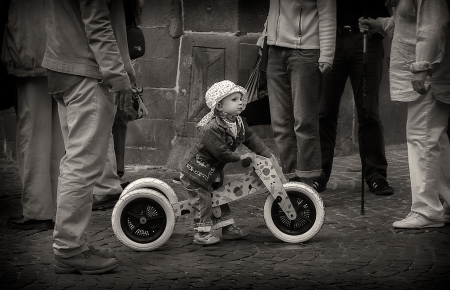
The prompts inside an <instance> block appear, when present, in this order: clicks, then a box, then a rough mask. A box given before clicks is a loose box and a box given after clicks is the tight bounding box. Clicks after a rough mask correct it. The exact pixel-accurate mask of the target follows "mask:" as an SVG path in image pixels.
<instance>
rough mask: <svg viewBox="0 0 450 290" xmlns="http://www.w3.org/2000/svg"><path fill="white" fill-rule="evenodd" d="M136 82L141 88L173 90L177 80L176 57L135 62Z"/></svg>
mask: <svg viewBox="0 0 450 290" xmlns="http://www.w3.org/2000/svg"><path fill="white" fill-rule="evenodd" d="M136 70H137V74H138V77H137V82H138V84H139V85H141V86H143V87H152V88H174V87H175V85H176V80H177V70H178V57H177V56H176V55H174V56H173V58H159V59H155V58H153V59H144V58H142V59H138V60H137V68H136Z"/></svg>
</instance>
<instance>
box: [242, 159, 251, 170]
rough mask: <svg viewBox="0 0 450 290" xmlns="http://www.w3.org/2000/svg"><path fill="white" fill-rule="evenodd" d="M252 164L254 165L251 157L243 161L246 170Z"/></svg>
mask: <svg viewBox="0 0 450 290" xmlns="http://www.w3.org/2000/svg"><path fill="white" fill-rule="evenodd" d="M250 163H252V159H251V158H250V157H247V158H245V159H242V167H244V168H246V167H249V166H250Z"/></svg>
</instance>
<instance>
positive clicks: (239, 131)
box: [214, 109, 245, 139]
mask: <svg viewBox="0 0 450 290" xmlns="http://www.w3.org/2000/svg"><path fill="white" fill-rule="evenodd" d="M214 115H215V116H216V117H217V118H219V120H221V121H222V122H224V123H225V124H227V126H228V129H229V130H230V131H231V133H232V135H233V137H234V138H235V139H236V138H237V136H242V137H243V136H244V135H245V129H244V122H243V121H242V118H241V116H239V115H236V116H233V115H230V114H228V113H225V112H222V111H219V110H217V109H214Z"/></svg>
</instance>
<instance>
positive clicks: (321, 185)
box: [313, 180, 327, 192]
mask: <svg viewBox="0 0 450 290" xmlns="http://www.w3.org/2000/svg"><path fill="white" fill-rule="evenodd" d="M313 188H314V189H315V190H316V191H317V192H323V191H325V190H327V184H326V183H322V182H321V181H320V180H314V182H313Z"/></svg>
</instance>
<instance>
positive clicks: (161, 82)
mask: <svg viewBox="0 0 450 290" xmlns="http://www.w3.org/2000/svg"><path fill="white" fill-rule="evenodd" d="M268 10H269V1H268V0H164V1H160V0H147V1H145V6H144V9H143V15H142V19H141V24H140V27H141V28H142V30H143V32H144V34H145V37H146V54H145V55H144V56H143V57H142V58H140V59H138V60H137V73H138V84H140V85H142V86H143V87H144V102H145V104H146V106H147V109H148V110H149V114H148V116H147V117H146V118H145V119H141V120H137V121H134V122H131V123H129V126H128V134H127V141H126V154H125V163H126V164H149V165H166V166H169V167H172V168H176V167H178V162H179V161H180V159H181V158H182V157H183V156H184V154H185V153H186V150H187V149H188V148H189V147H190V146H191V145H192V143H193V142H194V141H195V138H196V136H197V134H198V133H197V130H196V129H195V124H196V123H197V122H198V121H199V120H200V119H201V117H202V116H203V115H204V114H205V113H206V112H207V110H206V109H205V108H204V104H203V100H204V94H205V92H206V90H207V88H208V87H209V86H211V85H212V84H213V83H214V82H216V81H220V80H223V79H229V80H231V81H234V82H237V83H239V84H241V85H245V82H246V79H247V78H248V75H249V72H250V69H251V64H252V61H249V57H254V53H253V54H252V51H253V52H254V50H252V49H251V47H252V45H248V44H254V43H256V40H257V39H258V37H259V36H260V32H261V31H262V29H263V26H264V21H265V19H266V17H267V13H268ZM389 45H390V44H389V42H388V41H386V42H385V51H386V59H385V63H384V74H383V80H382V85H381V94H380V114H381V118H382V121H383V124H384V127H385V141H386V145H390V144H399V143H404V142H405V120H406V108H405V104H400V103H394V102H391V101H390V96H389V89H388V88H389V81H388V73H387V70H388V56H389V55H388V52H389V50H390V47H389ZM0 125H2V131H0V133H1V134H0V139H2V140H0V141H1V142H2V144H4V145H5V144H7V145H8V146H6V145H5V146H6V147H5V146H4V147H3V148H4V150H3V152H4V154H7V155H8V156H11V157H12V156H13V153H12V152H11V151H13V148H14V146H13V144H12V143H11V142H13V141H12V140H14V137H13V135H12V133H11V132H13V131H14V130H11V129H12V128H14V127H15V123H14V118H13V117H12V115H11V114H9V115H5V114H4V113H3V112H2V114H1V115H0ZM254 128H255V131H256V133H257V134H258V135H259V136H260V137H261V138H263V139H264V141H265V142H266V144H268V146H269V147H271V148H272V149H273V150H274V151H275V152H276V148H275V146H274V144H273V140H272V138H271V137H272V131H271V128H270V126H256V127H254ZM356 132H357V118H356V110H355V108H354V104H353V94H352V91H351V86H349V84H347V87H346V89H345V92H344V96H343V98H342V103H341V107H340V118H339V126H338V138H337V146H336V155H345V154H350V153H354V152H357V138H356V136H357V135H356ZM5 150H6V151H5ZM8 150H9V151H8ZM239 150H245V149H243V148H241V149H239ZM7 151H8V152H7Z"/></svg>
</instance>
